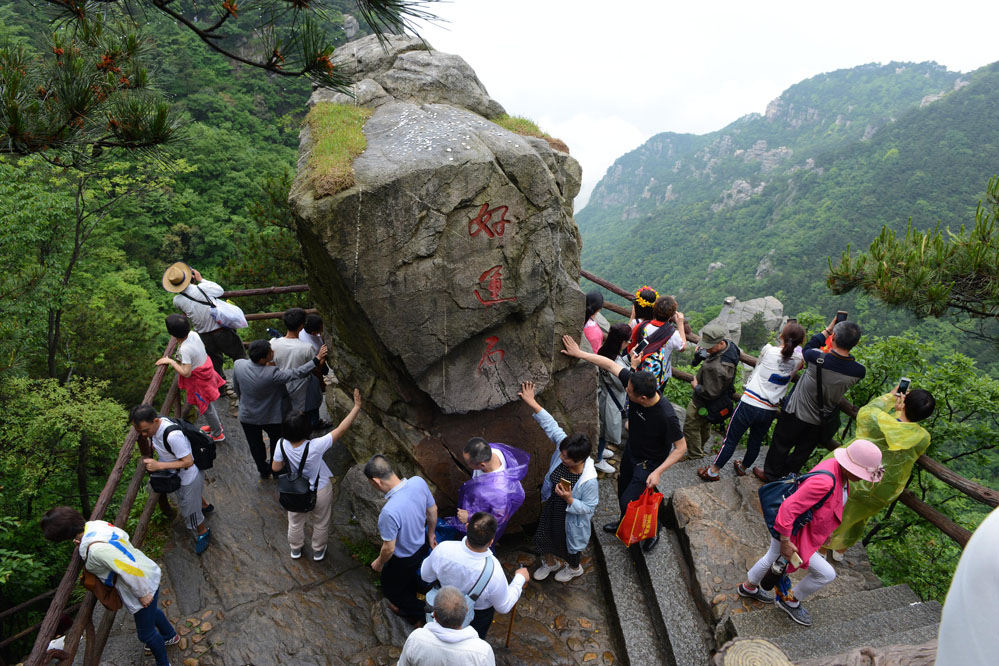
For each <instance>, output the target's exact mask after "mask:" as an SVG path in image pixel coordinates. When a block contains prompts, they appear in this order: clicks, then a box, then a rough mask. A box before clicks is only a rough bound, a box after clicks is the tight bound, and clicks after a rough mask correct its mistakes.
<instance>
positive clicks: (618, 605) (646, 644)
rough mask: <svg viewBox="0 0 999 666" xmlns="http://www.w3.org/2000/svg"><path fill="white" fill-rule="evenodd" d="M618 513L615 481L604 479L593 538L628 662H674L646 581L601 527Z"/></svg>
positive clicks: (640, 665)
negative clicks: (650, 598) (651, 606)
mask: <svg viewBox="0 0 999 666" xmlns="http://www.w3.org/2000/svg"><path fill="white" fill-rule="evenodd" d="M619 513H620V512H619V510H618V506H617V493H616V492H615V485H614V482H613V481H612V480H610V479H604V480H603V481H601V482H600V504H599V506H598V507H597V510H596V512H594V514H593V537H594V539H593V542H594V544H595V545H596V549H595V550H596V553H597V556H598V557H599V558H600V560H601V563H602V564H603V567H602V569H603V574H604V575H605V576H606V578H607V580H606V583H607V589H608V590H610V596H611V602H612V603H613V605H614V609H615V611H616V615H617V622H618V630H619V631H620V636H621V640H622V643H623V646H622V647H623V648H624V653H625V655H626V657H627V660H628V663H629V664H630V665H631V666H653V665H659V664H662V665H664V666H677V663H678V662H677V661H675V660H674V659H673V655H672V653H671V651H670V646H669V642H668V640H667V638H666V628H665V627H664V626H663V625H662V621H661V617H659V616H658V613H657V612H654V609H653V608H650V601H649V599H648V596H647V594H646V591H647V584H646V583H645V582H643V581H642V580H641V578H640V577H639V574H638V570H637V568H636V567H635V562H634V560H633V559H632V556H631V553H630V552H629V549H626V548H624V547H623V546H622V545H621V542H620V541H618V539H617V537H615V536H614V535H613V534H607V533H606V532H604V531H603V529H602V527H603V524H604V523H607V522H610V521H612V520H617V518H618V517H619ZM704 656H706V654H705V655H704ZM679 663H680V664H683V662H679ZM697 663H700V662H697Z"/></svg>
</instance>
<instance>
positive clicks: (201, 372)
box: [177, 358, 225, 414]
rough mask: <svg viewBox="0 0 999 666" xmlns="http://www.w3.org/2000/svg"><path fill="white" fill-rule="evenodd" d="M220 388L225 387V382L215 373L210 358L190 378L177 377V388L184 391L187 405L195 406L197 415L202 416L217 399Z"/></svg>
mask: <svg viewBox="0 0 999 666" xmlns="http://www.w3.org/2000/svg"><path fill="white" fill-rule="evenodd" d="M222 386H225V380H224V379H222V377H220V376H219V374H218V373H217V372H215V366H214V365H212V359H210V358H206V359H205V362H204V363H203V364H202V365H201V367H200V368H195V369H194V371H193V372H192V373H191V376H190V377H184V376H183V375H178V376H177V387H178V388H179V389H180V390H182V391H186V393H187V402H188V404H191V405H197V407H198V413H199V414H204V413H205V412H206V411H207V410H208V405H210V404H212V403H213V402H215V401H216V400H218V399H219V395H220V394H219V388H220V387H222Z"/></svg>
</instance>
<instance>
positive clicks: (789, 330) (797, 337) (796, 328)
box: [780, 322, 805, 361]
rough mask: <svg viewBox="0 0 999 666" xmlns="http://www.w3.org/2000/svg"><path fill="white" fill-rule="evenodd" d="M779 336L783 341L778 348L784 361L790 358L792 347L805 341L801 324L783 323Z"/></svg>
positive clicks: (792, 351)
mask: <svg viewBox="0 0 999 666" xmlns="http://www.w3.org/2000/svg"><path fill="white" fill-rule="evenodd" d="M780 337H781V340H783V341H784V347H783V348H782V349H781V350H780V355H781V356H783V357H784V360H785V361H786V360H788V359H789V358H791V355H792V354H793V353H794V348H795V347H797V346H798V345H800V344H801V343H802V342H804V341H805V329H804V328H802V326H801V324H799V323H797V322H791V323H789V324H785V325H784V329H783V330H782V331H781V332H780Z"/></svg>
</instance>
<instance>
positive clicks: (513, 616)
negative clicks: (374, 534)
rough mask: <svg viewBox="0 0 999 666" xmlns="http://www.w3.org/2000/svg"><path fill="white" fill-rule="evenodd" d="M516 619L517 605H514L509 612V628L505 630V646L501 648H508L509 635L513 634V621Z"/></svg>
mask: <svg viewBox="0 0 999 666" xmlns="http://www.w3.org/2000/svg"><path fill="white" fill-rule="evenodd" d="M516 619H517V605H516V604H514V606H513V608H512V609H511V610H510V626H509V627H507V628H506V644H505V645H504V646H503V647H510V635H511V634H512V633H513V621H514V620H516Z"/></svg>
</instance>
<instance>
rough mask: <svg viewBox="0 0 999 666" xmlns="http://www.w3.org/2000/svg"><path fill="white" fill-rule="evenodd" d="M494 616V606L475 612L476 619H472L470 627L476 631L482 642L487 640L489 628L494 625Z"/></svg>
mask: <svg viewBox="0 0 999 666" xmlns="http://www.w3.org/2000/svg"><path fill="white" fill-rule="evenodd" d="M494 615H496V609H495V608H493V607H492V606H490V607H489V608H483V609H482V610H477V611H475V617H473V618H472V624H470V625H469V626H470V627H472V629H475V632H476V633H477V634H478V635H479V638H481V639H482V640H486V634H488V633H489V627H491V626H492V625H493V616H494Z"/></svg>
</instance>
